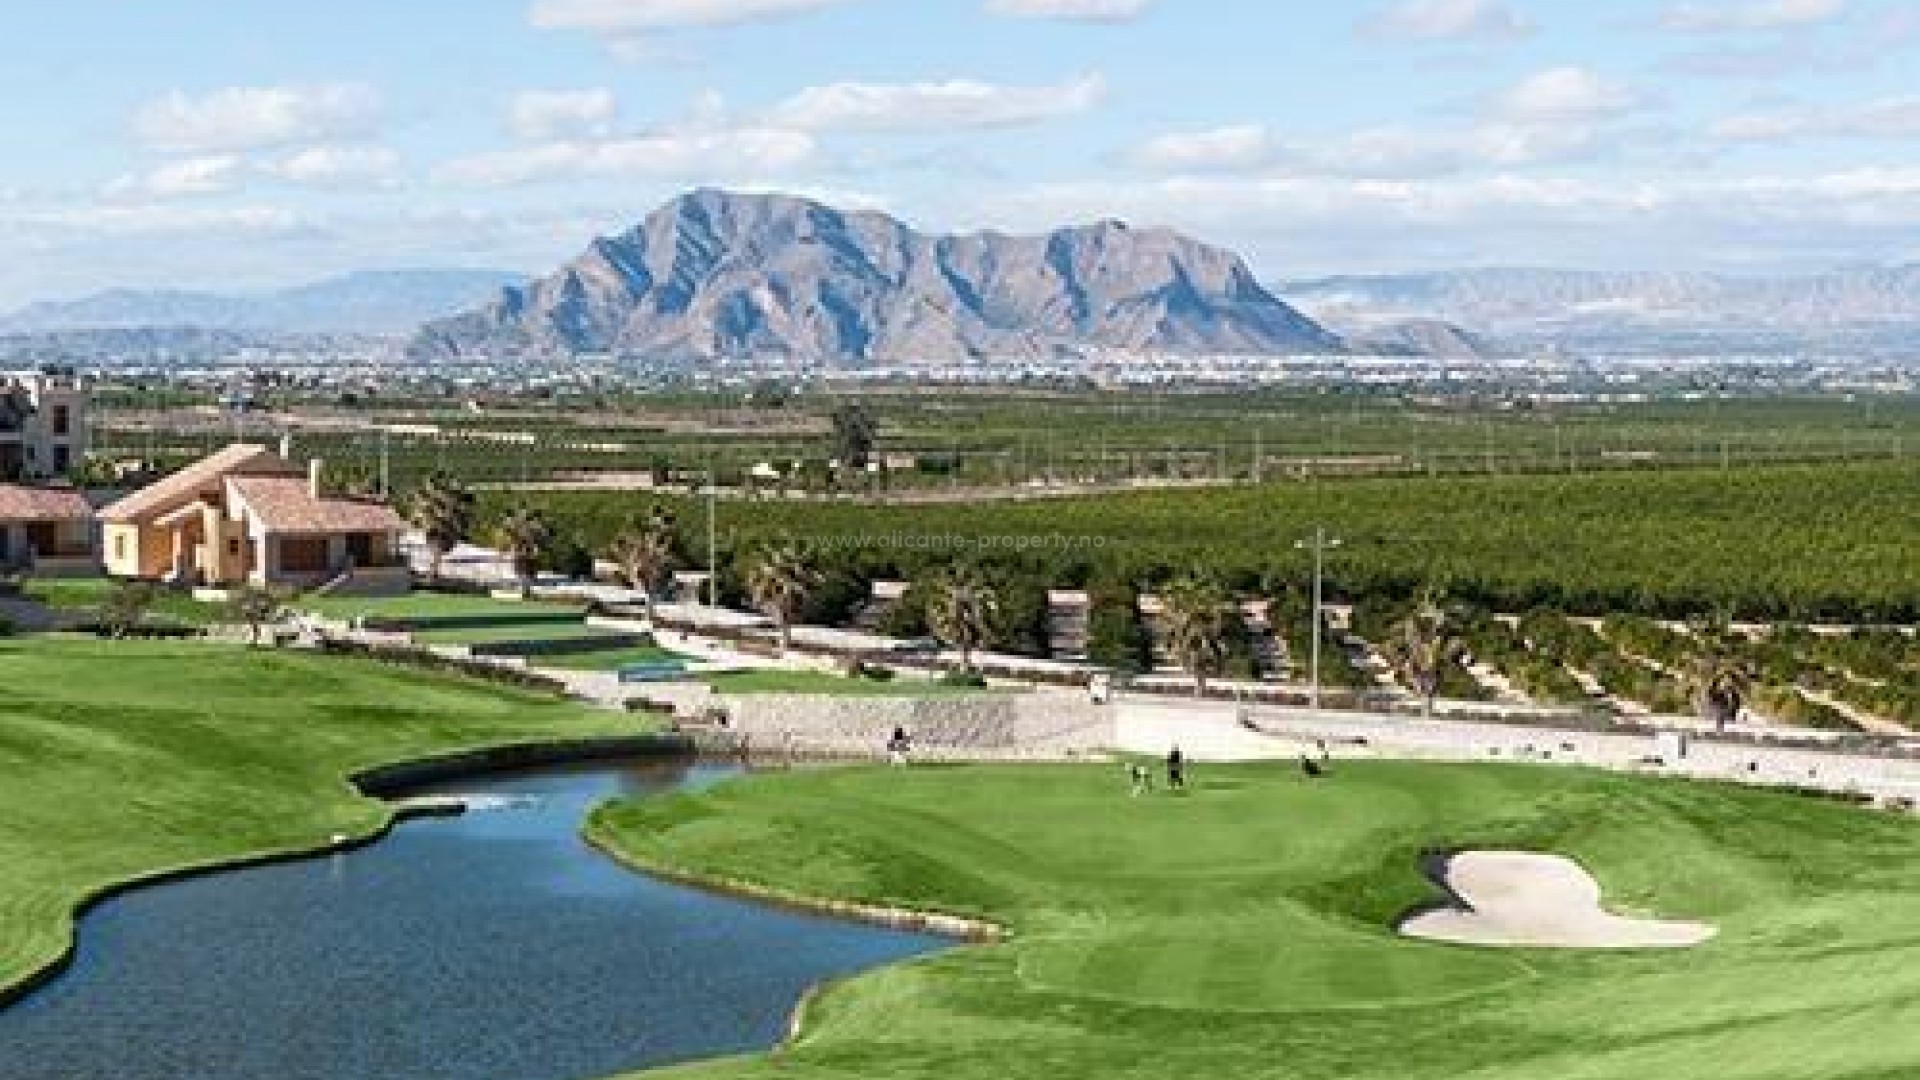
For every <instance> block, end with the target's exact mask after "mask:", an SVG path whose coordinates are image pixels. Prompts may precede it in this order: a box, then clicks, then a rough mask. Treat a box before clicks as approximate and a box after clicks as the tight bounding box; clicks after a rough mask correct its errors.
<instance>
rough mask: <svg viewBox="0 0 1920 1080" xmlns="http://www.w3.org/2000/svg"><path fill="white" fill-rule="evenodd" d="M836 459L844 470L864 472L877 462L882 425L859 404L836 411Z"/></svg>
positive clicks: (834, 423) (834, 418) (851, 404)
mask: <svg viewBox="0 0 1920 1080" xmlns="http://www.w3.org/2000/svg"><path fill="white" fill-rule="evenodd" d="M832 421H833V456H834V459H835V460H837V461H838V462H839V463H840V468H841V470H842V471H847V472H864V471H865V470H866V467H867V463H868V462H870V461H872V460H873V448H874V444H875V443H876V442H878V441H879V437H880V423H879V421H877V420H875V419H874V416H873V414H872V413H870V412H868V411H867V407H866V406H865V405H862V404H860V403H859V402H857V401H855V402H848V403H847V404H844V405H841V406H839V407H838V408H836V409H834V410H833V417H832Z"/></svg>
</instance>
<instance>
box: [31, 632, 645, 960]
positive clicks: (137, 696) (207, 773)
mask: <svg viewBox="0 0 1920 1080" xmlns="http://www.w3.org/2000/svg"><path fill="white" fill-rule="evenodd" d="M0 686H4V687H5V691H4V695H3V696H0V986H5V985H9V984H12V983H14V982H16V981H18V980H20V979H21V978H24V977H25V976H27V975H28V974H30V973H31V972H33V971H34V970H36V969H38V968H39V967H41V966H43V965H44V964H46V963H47V962H49V961H51V960H53V959H54V958H55V957H56V956H57V955H58V954H59V952H60V951H61V949H62V948H63V947H64V946H65V943H66V941H67V936H68V931H69V926H70V912H71V911H72V909H73V907H74V905H75V904H76V903H78V902H79V901H80V900H81V899H82V898H84V897H86V896H88V895H90V894H92V893H94V892H96V891H98V890H100V889H101V888H103V887H106V886H108V885H111V884H114V883H117V882H121V881H125V880H127V879H130V878H136V877H140V876H144V875H148V874H152V873H155V872H157V871H162V870H166V869H170V868H177V867H182V866H188V865H200V864H207V863H214V862H219V861H221V860H227V859H233V858H236V857H241V856H246V855H249V854H256V853H268V852H279V851H291V850H298V849H303V848H308V847H312V846H315V845H317V844H320V843H323V842H324V841H325V840H326V838H327V837H328V836H330V835H332V834H335V833H349V834H354V835H361V834H365V833H368V832H370V831H372V830H374V829H377V828H378V827H379V826H380V825H381V824H382V823H383V822H384V820H385V816H386V811H385V809H384V808H383V806H382V804H380V803H378V802H375V801H373V800H369V799H364V798H361V797H359V796H358V795H357V794H356V793H355V792H354V791H353V790H352V789H351V788H350V786H349V785H348V784H347V783H346V782H345V780H344V777H345V776H347V775H348V774H350V773H352V772H355V771H357V770H359V769H362V768H365V767H368V766H371V765H376V764H383V763H389V762H394V761H400V760H406V759H409V758H414V757H420V756H425V755H431V754H436V753H443V752H450V751H454V750H460V749H467V748H478V747H482V746H487V745H494V744H507V743H515V742H526V741H533V740H539V739H545V738H552V737H566V736H575V735H600V734H618V733H628V732H632V731H633V730H634V723H633V721H631V720H628V719H626V718H624V717H617V716H613V715H611V714H600V713H591V712H588V711H586V710H583V709H580V708H577V707H575V706H572V705H568V704H566V703H563V702H559V701H555V700H551V699H547V698H538V697H533V696H530V695H528V694H525V693H521V692H518V691H513V690H507V689H503V688H496V687H492V686H488V685H484V684H478V683H468V682H461V681H455V680H451V679H447V678H443V677H438V676H429V675H422V674H415V673H411V672H406V671H402V670H399V669H392V668H386V667H381V666H378V665H373V664H365V663H360V662H354V661H344V660H338V659H322V658H317V657H305V656H296V655H288V654H277V653H263V652H249V651H244V650H239V649H229V648H223V647H220V646H212V645H201V644H188V645H149V644H139V643H111V644H109V643H100V642H91V641H80V640H52V639H39V640H16V641H0Z"/></svg>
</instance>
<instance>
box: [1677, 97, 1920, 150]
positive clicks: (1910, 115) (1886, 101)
mask: <svg viewBox="0 0 1920 1080" xmlns="http://www.w3.org/2000/svg"><path fill="white" fill-rule="evenodd" d="M1708 133H1709V134H1711V135H1712V136H1713V137H1714V138H1716V139H1719V140H1721V141H1723V142H1766V143H1775V142H1782V141H1785V140H1788V139H1914V138H1920V97H1916V96H1908V97H1895V98H1881V99H1879V100H1877V101H1868V102H1863V103H1861V104H1857V105H1846V106H1835V107H1828V108H1810V107H1799V108H1791V109H1780V110H1775V111H1772V112H1754V113H1741V114H1738V115H1735V116H1729V117H1726V118H1725V119H1722V120H1720V121H1719V122H1717V123H1715V124H1714V125H1713V126H1712V127H1711V128H1710V129H1709V132H1708Z"/></svg>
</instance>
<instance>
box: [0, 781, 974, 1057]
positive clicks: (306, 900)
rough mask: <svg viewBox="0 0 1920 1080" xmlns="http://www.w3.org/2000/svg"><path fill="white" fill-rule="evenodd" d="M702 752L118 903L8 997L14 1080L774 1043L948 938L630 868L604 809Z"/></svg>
mask: <svg viewBox="0 0 1920 1080" xmlns="http://www.w3.org/2000/svg"><path fill="white" fill-rule="evenodd" d="M724 775H727V771H726V770H721V769H716V768H709V767H705V766H693V765H689V764H673V763H649V764H643V765H630V766H620V767H611V766H610V767H599V766H596V767H583V768H566V769H543V770H540V771H538V772H530V773H525V774H515V775H507V776H502V777H497V778H491V779H488V780H486V781H483V782H475V783H461V784H452V785H447V786H445V787H442V788H437V789H433V790H434V791H437V792H446V793H462V794H476V795H482V796H488V797H498V799H499V800H501V805H499V806H497V807H494V808H490V809H487V810H484V811H481V812H476V813H471V814H468V815H466V816H464V817H459V818H451V819H436V820H425V821H415V822H409V823H406V824H403V825H401V826H400V827H399V828H398V829H397V830H396V831H395V832H394V834H393V835H392V836H391V837H389V838H388V839H386V840H384V841H382V842H380V843H378V844H375V845H373V846H372V847H369V848H365V849H363V850H360V851H356V852H351V853H346V854H342V855H336V856H331V857H328V858H324V859H319V860H314V861H310V862H303V863H292V864H287V865H282V866H272V867H264V868H259V869H250V870H239V871H234V872H232V873H227V874H220V875H216V876H213V877H208V878H201V879H198V880H194V881H188V882H183V883H179V884H174V885H166V886H160V887H157V888H153V889H148V890H144V891H140V892H135V893H131V894H129V895H127V896H124V897H121V898H119V899H116V900H113V901H110V902H108V903H106V904H104V905H102V906H101V907H99V908H97V909H96V910H95V911H94V912H93V913H91V914H90V915H88V916H87V918H86V919H85V920H84V921H83V923H82V925H81V931H80V950H79V953H78V955H77V956H76V958H75V963H74V966H73V968H72V969H71V971H69V972H68V973H67V974H66V975H64V976H62V977H61V978H60V979H58V980H56V981H55V982H54V983H52V984H51V985H49V986H48V987H47V988H45V989H44V990H42V991H40V992H39V993H37V994H35V995H34V996H32V997H29V998H28V999H27V1000H25V1001H24V1002H22V1003H20V1004H19V1005H16V1006H14V1007H13V1008H11V1009H9V1010H6V1011H4V1012H0V1080H107V1078H112V1080H267V1078H272V1080H370V1078H376V1077H377V1078H379V1080H586V1078H590V1077H606V1076H610V1075H613V1074H616V1073H620V1072H625V1071H631V1070H635V1069H642V1068H646V1067H649V1066H656V1065H664V1064H670V1063H674V1062H681V1061H687V1060H692V1059H699V1058H707V1057H715V1056H720V1055H726V1054H733V1053H741V1052H747V1051H753V1050H759V1049H764V1048H766V1047H769V1046H771V1045H772V1044H774V1043H775V1042H777V1041H778V1040H779V1039H780V1037H781V1036H782V1035H783V1034H784V1033H785V1030H786V1024H787V1020H788V1017H789V1016H790V1014H791V1012H792V1009H793V1007H794V1005H795V1004H796V1002H797V1001H798V1000H799V998H800V996H801V994H802V993H803V992H804V991H805V989H806V988H807V987H808V986H810V985H812V984H814V983H817V982H819V981H821V980H823V979H828V978H832V977H835V976H839V975H845V974H849V973H852V972H856V971H861V970H864V969H868V968H871V967H875V966H878V965H881V964H885V963H888V962H891V961H895V960H899V959H902V958H906V957H911V956H915V955H918V954H922V953H926V952H929V951H932V950H935V949H938V948H940V947H942V946H943V945H944V944H945V943H944V942H942V941H940V940H938V939H934V938H929V937H926V936H922V935H916V934H904V933H895V932H890V931H885V930H878V929H874V928H871V927H865V926H860V925H855V924H852V923H847V922H841V921H838V920H831V919H824V918H814V917H809V916H805V915H799V914H794V913H790V912H786V911H781V910H776V909H771V908H766V907H761V906H758V905H754V904H749V903H745V902H741V901H736V900H732V899H728V898H724V897H718V896H713V895H709V894H705V893H701V892H698V891H695V890H690V889H686V888H682V887H679V886H675V885H669V884H666V883H663V882H659V881H655V880H652V879H649V878H646V877H644V876H641V875H638V874H635V873H632V872H630V871H628V870H625V869H623V868H621V867H620V866H618V865H616V864H614V863H613V862H611V861H610V860H608V859H607V858H606V857H605V856H603V855H601V854H600V853H598V852H596V851H594V850H593V849H591V848H589V847H588V846H587V845H586V844H585V843H584V842H583V841H582V840H581V839H580V836H579V829H580V824H581V821H582V819H583V818H584V817H585V815H586V813H587V811H588V810H589V809H591V808H592V807H593V806H594V805H595V804H596V803H598V802H600V801H602V800H604V799H607V798H609V797H612V796H616V795H626V796H632V795H650V794H660V793H664V792H668V791H672V790H674V789H676V788H678V787H681V786H684V785H689V784H692V785H698V784H703V783H709V782H712V781H713V780H715V779H718V778H720V777H722V776H724Z"/></svg>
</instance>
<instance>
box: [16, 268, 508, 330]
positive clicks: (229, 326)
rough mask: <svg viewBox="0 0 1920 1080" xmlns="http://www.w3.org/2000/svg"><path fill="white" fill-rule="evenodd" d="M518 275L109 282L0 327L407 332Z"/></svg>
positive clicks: (412, 273)
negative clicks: (255, 285)
mask: <svg viewBox="0 0 1920 1080" xmlns="http://www.w3.org/2000/svg"><path fill="white" fill-rule="evenodd" d="M524 280H526V278H525V276H524V275H520V274H513V273H507V272H504V271H491V270H390V271H366V272H362V273H355V274H347V275H344V276H342V277H337V278H330V279H328V280H326V281H321V282H316V283H314V284H311V285H302V286H299V287H297V288H290V289H282V290H279V291H274V292H263V293H254V294H233V295H227V294H220V293H210V292H189V291H184V290H170V289H153V290H148V289H115V290H111V291H108V292H102V293H96V294H94V295H92V296H87V297H82V298H80V299H78V300H68V301H57V302H46V303H39V304H33V305H30V306H28V307H25V308H22V309H20V310H19V311H16V312H14V313H13V314H11V315H6V316H0V334H59V333H69V332H91V331H115V330H155V329H162V328H165V329H193V330H222V331H231V332H247V333H265V334H342V335H347V334H352V335H400V334H410V333H412V332H414V331H415V330H416V329H418V328H419V326H420V325H421V324H422V323H424V322H427V321H429V320H431V319H437V318H441V317H443V316H446V315H450V314H453V313H455V312H457V311H460V310H462V309H463V308H467V307H470V306H472V305H474V304H476V303H480V302H482V301H483V300H485V298H486V297H487V296H489V295H491V294H492V293H494V292H496V291H497V290H499V289H500V288H502V287H504V286H507V285H512V284H516V283H518V282H521V281H524Z"/></svg>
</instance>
